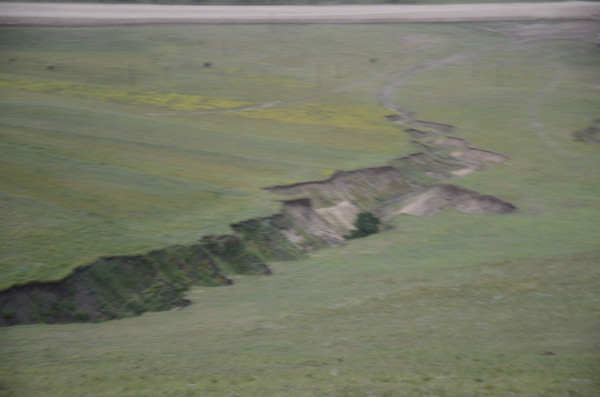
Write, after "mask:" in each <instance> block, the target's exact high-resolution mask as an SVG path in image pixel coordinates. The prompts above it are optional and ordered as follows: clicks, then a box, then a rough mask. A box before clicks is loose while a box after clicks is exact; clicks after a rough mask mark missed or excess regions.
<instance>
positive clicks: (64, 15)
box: [0, 1, 600, 26]
mask: <svg viewBox="0 0 600 397" xmlns="http://www.w3.org/2000/svg"><path fill="white" fill-rule="evenodd" d="M564 19H573V20H575V19H596V20H600V3H598V2H584V1H568V2H559V3H510V4H452V5H341V6H178V5H151V4H67V3H0V24H1V25H29V26H31V25H40V26H105V25H139V24H208V23H213V24H215V23H384V22H469V21H533V20H564Z"/></svg>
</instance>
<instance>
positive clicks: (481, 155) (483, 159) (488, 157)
mask: <svg viewBox="0 0 600 397" xmlns="http://www.w3.org/2000/svg"><path fill="white" fill-rule="evenodd" d="M451 156H452V157H454V158H455V159H457V160H460V161H462V162H464V163H466V164H479V163H496V164H499V163H504V162H505V161H507V160H508V157H507V156H505V155H503V154H501V153H496V152H492V151H489V150H483V149H477V148H472V147H469V148H466V149H464V150H459V151H456V152H453V153H452V154H451Z"/></svg>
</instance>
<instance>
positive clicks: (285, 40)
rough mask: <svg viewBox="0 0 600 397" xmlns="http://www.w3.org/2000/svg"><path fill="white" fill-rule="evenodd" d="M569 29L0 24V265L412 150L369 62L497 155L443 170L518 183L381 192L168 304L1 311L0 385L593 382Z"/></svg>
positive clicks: (243, 207) (213, 217)
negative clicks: (489, 197) (222, 281)
mask: <svg viewBox="0 0 600 397" xmlns="http://www.w3.org/2000/svg"><path fill="white" fill-rule="evenodd" d="M595 28H596V27H595V26H594V24H593V23H586V22H581V23H574V22H573V23H572V22H568V23H567V22H565V23H553V24H551V25H546V24H542V23H538V24H522V25H513V24H507V23H502V24H489V25H481V24H479V25H475V24H465V25H393V24H390V25H343V26H331V25H312V26H304V25H289V26H288V25H280V26H263V25H258V26H177V27H166V26H165V27H160V26H155V27H127V28H86V29H80V28H69V29H58V28H2V29H0V73H1V75H0V96H1V100H0V134H1V138H0V154H1V156H0V163H1V164H0V174H1V178H0V205H1V208H0V211H1V212H0V216H1V222H0V228H1V229H0V233H1V236H0V241H1V242H0V244H1V246H0V272H1V274H2V279H1V285H0V288H5V287H8V286H9V285H11V284H14V283H20V282H25V281H30V280H49V279H56V278H59V277H61V276H64V275H65V274H66V273H68V272H69V271H70V270H71V269H73V268H74V267H75V266H77V265H79V264H83V263H87V262H88V261H90V260H92V259H94V258H96V257H97V256H100V255H112V254H126V253H134V252H140V251H145V250H149V249H152V248H158V247H163V246H166V245H169V244H174V243H186V242H191V241H194V240H195V239H197V238H198V237H199V236H201V235H204V234H209V233H210V234H212V233H223V232H226V231H227V225H228V224H229V223H231V222H234V221H238V220H242V219H245V218H248V217H253V216H258V215H266V214H270V213H272V212H274V211H275V210H276V209H277V208H278V203H277V202H276V200H277V199H279V198H278V197H274V196H272V195H269V194H267V193H266V192H262V191H261V190H260V188H261V187H264V186H268V185H273V184H282V183H290V182H297V181H303V180H310V179H319V178H325V177H327V176H329V175H330V174H331V173H332V172H333V171H334V170H336V169H352V168H358V167H366V166H376V165H382V164H385V162H386V161H387V160H389V159H391V158H393V157H398V156H402V155H405V154H408V153H411V152H413V151H415V149H414V148H412V147H411V145H410V137H409V136H408V135H406V134H404V133H403V130H402V128H401V127H399V126H396V125H394V124H392V123H390V122H389V121H387V120H386V119H385V115H387V114H388V113H389V111H388V110H387V109H385V108H384V107H383V106H381V103H380V100H381V98H382V92H383V91H382V88H383V87H390V84H391V87H392V88H393V89H392V90H390V91H389V92H391V94H390V100H391V101H392V102H393V103H394V104H395V105H397V106H398V107H401V108H404V109H407V110H410V111H413V112H416V114H417V117H418V118H421V119H424V120H431V121H437V122H441V123H448V124H452V125H454V126H456V128H457V131H456V133H455V134H454V135H456V136H459V137H461V138H465V139H467V140H468V141H469V142H470V143H471V145H473V146H475V147H479V148H485V149H489V150H493V151H497V152H500V153H503V154H505V155H507V156H509V157H510V161H509V163H507V164H504V165H497V166H491V167H488V169H486V170H483V171H480V172H477V173H475V174H472V175H469V176H467V177H464V178H461V179H459V180H456V181H455V183H458V184H460V185H462V186H465V187H468V188H471V189H475V190H478V191H480V192H482V193H486V194H493V195H497V196H499V197H501V198H503V199H505V200H508V201H510V202H512V203H514V204H515V205H517V206H518V207H519V211H518V212H517V213H515V214H512V215H507V216H481V215H466V214H462V213H458V212H455V211H445V212H444V213H442V214H441V215H438V216H435V217H426V218H417V217H408V216H402V217H399V218H396V219H395V220H394V221H393V222H392V224H391V225H390V226H391V227H392V228H391V230H388V231H386V232H385V233H382V234H380V235H377V236H373V237H370V238H368V239H365V240H356V241H353V242H352V243H351V244H350V245H349V246H348V247H345V248H340V249H331V250H324V251H319V252H316V253H314V254H312V255H311V257H310V258H309V259H307V260H304V261H298V262H290V263H277V264H273V268H274V272H275V275H274V276H272V277H262V278H257V277H238V278H236V280H235V281H236V285H235V286H233V287H228V288H225V287H224V288H219V289H209V288H198V289H195V290H193V291H192V292H191V293H190V298H191V299H192V300H193V301H194V302H196V303H195V304H194V305H192V306H190V307H188V308H186V309H184V310H182V311H172V312H163V313H153V314H146V315H143V316H141V317H138V318H133V319H127V320H121V321H111V322H107V323H103V324H86V325H66V326H45V325H36V326H23V327H15V328H11V329H2V330H0V340H1V343H0V356H1V357H3V360H0V395H6V396H13V395H17V396H31V395H39V396H43V395H48V396H61V395H64V396H72V395H94V396H117V395H118V396H142V395H143V396H164V395H173V396H196V395H202V396H224V395H230V396H261V395H263V396H311V395H314V396H368V395H372V396H402V395H407V396H417V395H431V396H481V395H496V396H505V395H513V394H514V395H518V396H540V395H547V396H564V395H578V396H595V395H598V393H599V392H600V378H599V377H598V373H600V362H599V360H598V356H597V353H596V352H597V349H598V338H597V330H598V329H599V327H600V324H599V322H598V317H597V313H596V312H597V308H598V303H599V299H600V296H599V293H598V291H600V277H599V274H598V271H599V270H598V269H599V264H600V254H599V253H598V251H597V249H598V224H600V178H598V166H599V165H600V160H599V159H600V157H599V151H600V146H598V145H595V144H591V143H582V142H576V141H574V140H573V139H572V136H571V132H572V131H575V130H580V129H583V128H585V127H587V126H589V125H591V124H592V123H593V121H594V120H595V119H597V118H598V117H599V115H598V109H600V95H598V94H599V90H600V77H599V76H598V73H597V71H598V67H599V66H600V65H599V64H600V58H599V54H600V52H599V51H600V50H599V49H598V47H597V46H596V44H595V42H594V40H595V33H596V32H595ZM451 56H456V57H455V58H452V59H453V60H454V61H446V62H438V63H436V61H440V60H444V59H450V58H449V57H451ZM436 65H437V66H436ZM260 105H268V106H265V108H263V109H254V110H252V109H248V108H247V107H249V106H250V107H256V106H260Z"/></svg>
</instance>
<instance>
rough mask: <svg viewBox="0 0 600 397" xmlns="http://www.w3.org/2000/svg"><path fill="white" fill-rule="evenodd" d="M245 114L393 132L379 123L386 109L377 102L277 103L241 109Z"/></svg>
mask: <svg viewBox="0 0 600 397" xmlns="http://www.w3.org/2000/svg"><path fill="white" fill-rule="evenodd" d="M240 114H241V115H243V116H244V117H250V118H258V119H268V120H275V121H279V122H284V123H289V124H297V125H314V126H324V127H335V128H344V129H355V130H368V131H378V132H395V131H396V130H395V129H394V128H393V127H392V126H391V125H390V126H388V125H386V123H382V121H383V120H385V119H384V117H385V115H386V114H387V113H386V112H385V109H383V108H380V107H377V106H370V105H364V106H357V105H328V104H315V103H306V104H299V105H294V106H289V107H277V108H275V107H274V108H268V109H260V110H254V111H244V112H242V113H240Z"/></svg>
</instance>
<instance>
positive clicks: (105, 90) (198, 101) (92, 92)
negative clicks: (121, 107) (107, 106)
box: [0, 75, 251, 111]
mask: <svg viewBox="0 0 600 397" xmlns="http://www.w3.org/2000/svg"><path fill="white" fill-rule="evenodd" d="M0 87H6V88H16V89H23V90H28V91H35V92H43V93H48V94H55V95H63V96H69V97H79V98H88V99H96V100H100V101H107V102H117V103H126V104H130V105H141V106H153V107H158V108H163V109H171V110H179V111H195V110H219V109H235V108H238V107H242V106H247V105H250V104H251V103H250V102H244V101H235V100H230V99H226V98H214V97H203V96H199V95H186V94H177V93H165V92H159V91H144V90H136V89H123V88H118V87H104V86H94V85H84V84H77V83H70V82H66V81H46V80H34V79H30V78H24V77H16V76H15V77H13V76H7V75H0Z"/></svg>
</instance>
